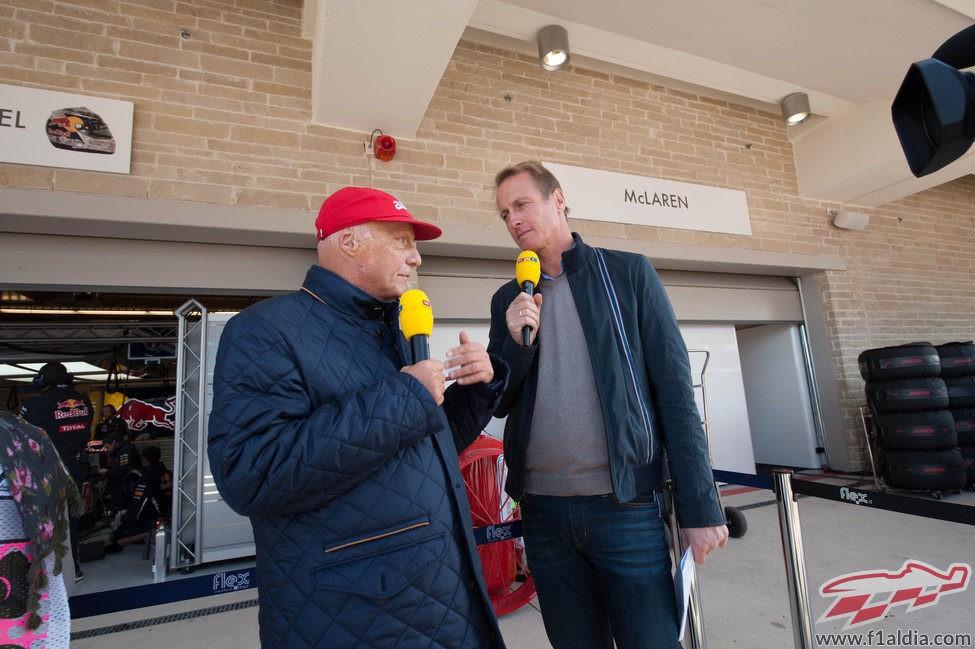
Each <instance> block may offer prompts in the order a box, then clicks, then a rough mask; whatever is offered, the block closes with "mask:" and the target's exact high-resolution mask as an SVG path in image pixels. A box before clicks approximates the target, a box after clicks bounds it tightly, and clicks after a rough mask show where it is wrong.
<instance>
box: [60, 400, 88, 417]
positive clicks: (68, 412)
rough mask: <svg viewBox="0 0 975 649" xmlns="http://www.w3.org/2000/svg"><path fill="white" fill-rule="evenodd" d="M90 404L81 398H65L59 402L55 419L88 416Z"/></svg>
mask: <svg viewBox="0 0 975 649" xmlns="http://www.w3.org/2000/svg"><path fill="white" fill-rule="evenodd" d="M87 415H88V406H86V405H85V402H84V401H82V400H81V399H65V400H64V401H59V402H58V407H57V410H55V411H54V418H55V419H70V418H72V417H86V416H87Z"/></svg>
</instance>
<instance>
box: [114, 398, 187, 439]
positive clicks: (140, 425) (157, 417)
mask: <svg viewBox="0 0 975 649" xmlns="http://www.w3.org/2000/svg"><path fill="white" fill-rule="evenodd" d="M118 413H119V416H120V417H121V418H122V419H124V420H125V423H126V424H127V425H128V427H129V430H136V431H140V430H145V428H146V427H147V426H149V425H150V424H151V425H153V426H158V427H159V428H165V429H167V430H172V431H175V430H176V397H175V396H172V397H169V398H168V399H166V401H165V403H163V404H162V405H157V404H154V403H149V402H148V401H142V400H141V399H129V400H127V401H126V402H125V403H123V404H122V407H121V408H119V410H118Z"/></svg>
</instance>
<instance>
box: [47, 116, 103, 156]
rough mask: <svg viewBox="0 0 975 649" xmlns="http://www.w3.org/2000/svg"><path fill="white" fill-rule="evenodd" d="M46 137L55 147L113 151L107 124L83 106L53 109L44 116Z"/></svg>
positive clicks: (100, 151)
mask: <svg viewBox="0 0 975 649" xmlns="http://www.w3.org/2000/svg"><path fill="white" fill-rule="evenodd" d="M47 139H48V140H50V141H51V144H52V145H53V146H55V147H57V148H58V149H67V150H69V151H84V152H87V153H107V154H112V153H115V138H114V137H112V132H111V131H110V130H109V128H108V125H107V124H106V123H105V122H104V121H103V120H102V118H101V117H99V116H98V113H96V112H94V111H92V110H90V109H88V108H85V107H84V106H80V107H78V108H60V109H58V110H55V111H53V112H52V113H51V116H50V117H48V118H47Z"/></svg>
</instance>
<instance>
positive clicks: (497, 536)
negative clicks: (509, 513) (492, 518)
mask: <svg viewBox="0 0 975 649" xmlns="http://www.w3.org/2000/svg"><path fill="white" fill-rule="evenodd" d="M484 535H485V537H486V538H487V540H488V542H489V543H493V542H494V541H507V540H508V539H510V538H512V535H511V525H489V526H488V527H487V528H485V530H484Z"/></svg>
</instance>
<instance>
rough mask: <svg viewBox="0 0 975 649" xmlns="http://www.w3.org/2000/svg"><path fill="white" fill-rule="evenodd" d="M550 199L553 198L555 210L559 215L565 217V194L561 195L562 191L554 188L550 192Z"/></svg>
mask: <svg viewBox="0 0 975 649" xmlns="http://www.w3.org/2000/svg"><path fill="white" fill-rule="evenodd" d="M552 197H553V198H555V209H556V210H557V211H558V213H559V214H561V215H562V216H565V194H563V193H562V189H561V188H559V187H556V188H555V189H554V190H552Z"/></svg>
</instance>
